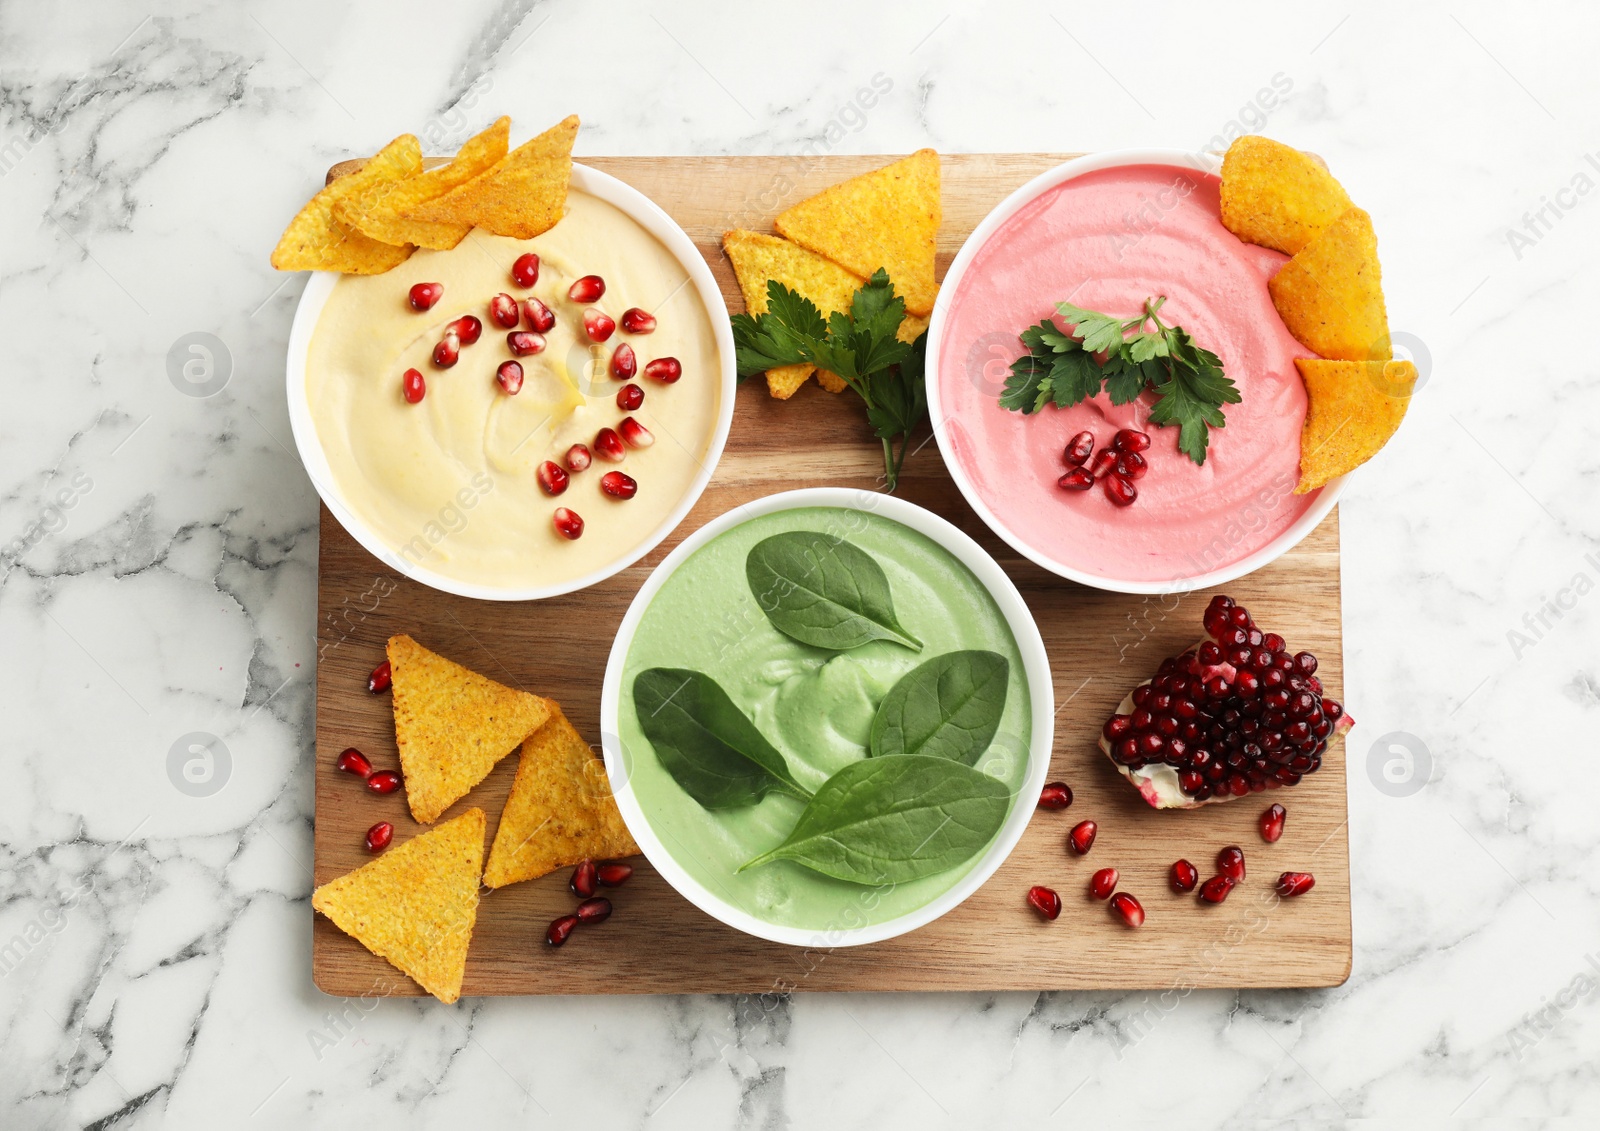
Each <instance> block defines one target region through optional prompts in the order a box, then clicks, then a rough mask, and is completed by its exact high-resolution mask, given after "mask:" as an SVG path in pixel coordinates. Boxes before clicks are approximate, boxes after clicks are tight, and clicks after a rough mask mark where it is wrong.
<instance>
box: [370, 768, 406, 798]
mask: <svg viewBox="0 0 1600 1131" xmlns="http://www.w3.org/2000/svg"><path fill="white" fill-rule="evenodd" d="M367 788H368V789H370V790H371V791H372V792H373V793H393V792H394V791H395V790H397V789H399V788H400V774H399V772H398V771H396V770H379V771H378V772H377V773H375V774H371V775H370V776H368V778H367Z"/></svg>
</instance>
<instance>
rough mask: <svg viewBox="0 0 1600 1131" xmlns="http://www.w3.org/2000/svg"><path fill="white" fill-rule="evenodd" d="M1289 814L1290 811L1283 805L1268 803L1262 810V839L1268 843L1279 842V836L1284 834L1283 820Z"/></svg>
mask: <svg viewBox="0 0 1600 1131" xmlns="http://www.w3.org/2000/svg"><path fill="white" fill-rule="evenodd" d="M1288 816H1289V811H1288V810H1287V809H1285V808H1284V807H1283V806H1282V805H1268V806H1267V807H1266V808H1265V809H1263V810H1262V811H1261V839H1262V840H1264V841H1266V842H1267V843H1268V844H1277V843H1278V838H1279V837H1281V836H1283V822H1284V819H1285V818H1287V817H1288Z"/></svg>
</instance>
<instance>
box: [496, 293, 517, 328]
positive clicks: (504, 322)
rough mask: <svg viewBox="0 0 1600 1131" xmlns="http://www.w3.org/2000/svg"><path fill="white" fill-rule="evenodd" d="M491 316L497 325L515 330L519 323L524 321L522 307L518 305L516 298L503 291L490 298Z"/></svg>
mask: <svg viewBox="0 0 1600 1131" xmlns="http://www.w3.org/2000/svg"><path fill="white" fill-rule="evenodd" d="M489 317H490V318H492V319H494V324H495V325H496V326H501V327H504V328H505V329H507V330H515V329H516V328H517V323H518V322H520V321H522V308H521V307H520V306H518V305H517V300H516V299H514V298H512V297H511V296H510V295H508V294H506V293H505V292H504V291H501V292H500V293H499V294H497V295H495V296H494V297H493V298H492V299H490V300H489Z"/></svg>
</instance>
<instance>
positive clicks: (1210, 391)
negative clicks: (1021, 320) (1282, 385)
mask: <svg viewBox="0 0 1600 1131" xmlns="http://www.w3.org/2000/svg"><path fill="white" fill-rule="evenodd" d="M1166 301H1167V297H1166V296H1165V295H1162V296H1160V297H1158V298H1149V299H1146V300H1145V302H1144V306H1143V308H1142V309H1141V310H1140V312H1139V313H1138V314H1137V315H1135V316H1134V317H1132V318H1128V319H1120V318H1115V317H1113V316H1111V315H1109V314H1101V313H1099V312H1098V311H1094V310H1084V309H1083V308H1082V307H1078V306H1073V305H1072V304H1071V303H1070V302H1062V303H1057V304H1056V311H1057V313H1059V314H1060V315H1061V317H1062V318H1063V319H1065V320H1066V321H1067V323H1068V324H1070V325H1071V326H1072V327H1073V331H1074V332H1072V333H1068V332H1066V331H1063V330H1062V329H1061V328H1060V327H1059V326H1057V325H1056V324H1055V322H1054V321H1052V320H1051V319H1048V318H1046V319H1045V320H1044V321H1042V322H1040V323H1039V324H1038V325H1037V326H1029V327H1028V328H1027V329H1026V330H1024V331H1022V335H1021V337H1022V344H1023V346H1024V347H1025V348H1026V349H1027V351H1028V352H1027V353H1025V354H1023V355H1022V356H1021V357H1019V358H1017V360H1016V361H1014V362H1012V363H1011V376H1010V377H1008V378H1006V383H1005V389H1004V391H1003V392H1001V394H1000V405H1001V407H1002V408H1009V409H1015V410H1016V411H1018V412H1024V413H1033V412H1038V411H1039V410H1040V409H1042V408H1044V406H1045V405H1047V404H1055V405H1056V406H1057V407H1059V408H1068V407H1070V406H1072V405H1075V404H1077V403H1078V402H1079V401H1084V400H1088V399H1089V398H1090V397H1093V396H1096V395H1097V394H1098V393H1099V392H1100V391H1101V389H1102V387H1103V388H1104V390H1105V393H1106V395H1107V396H1108V397H1110V398H1111V403H1112V404H1114V405H1124V404H1128V403H1130V402H1131V401H1134V400H1136V399H1138V397H1139V395H1140V394H1141V393H1143V392H1144V391H1145V389H1146V388H1148V389H1149V390H1150V391H1151V392H1152V393H1154V394H1155V396H1156V401H1155V403H1154V404H1153V405H1151V407H1150V423H1152V424H1157V425H1161V426H1163V427H1165V426H1167V425H1172V424H1176V425H1177V426H1178V448H1179V450H1180V451H1182V452H1183V454H1184V455H1186V456H1188V457H1189V458H1190V459H1192V460H1194V462H1195V463H1198V464H1204V463H1205V462H1206V448H1207V446H1208V445H1209V443H1210V440H1211V429H1212V428H1221V427H1223V426H1224V425H1225V424H1226V423H1227V421H1225V420H1224V419H1223V416H1222V406H1223V405H1226V404H1238V403H1239V401H1240V396H1239V390H1238V389H1237V388H1236V387H1235V386H1234V383H1233V381H1232V380H1230V379H1229V378H1227V377H1225V376H1223V373H1222V359H1221V358H1219V357H1218V356H1217V355H1216V354H1214V353H1212V352H1211V351H1210V350H1207V349H1202V348H1201V347H1200V346H1197V345H1195V342H1194V339H1193V338H1191V337H1190V336H1189V333H1188V331H1187V330H1185V329H1183V328H1182V327H1181V326H1168V325H1166V324H1165V323H1163V322H1162V321H1161V317H1160V315H1159V314H1158V311H1160V309H1161V307H1162V304H1163V303H1165V302H1166ZM1147 323H1149V324H1151V325H1153V327H1154V328H1153V329H1149V330H1147V329H1145V325H1146V324H1147ZM1098 353H1103V354H1105V355H1106V360H1105V361H1104V363H1101V362H1098V361H1096V360H1095V356H1094V355H1095V354H1098Z"/></svg>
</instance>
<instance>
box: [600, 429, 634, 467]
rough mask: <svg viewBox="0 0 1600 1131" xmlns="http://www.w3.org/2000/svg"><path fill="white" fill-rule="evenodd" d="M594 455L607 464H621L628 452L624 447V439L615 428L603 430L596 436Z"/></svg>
mask: <svg viewBox="0 0 1600 1131" xmlns="http://www.w3.org/2000/svg"><path fill="white" fill-rule="evenodd" d="M594 454H595V455H597V456H599V457H600V458H601V459H603V460H605V461H606V462H607V463H621V462H622V461H623V460H624V459H626V458H627V455H628V450H627V449H626V448H624V447H623V446H622V437H621V436H619V435H617V432H616V429H614V428H602V429H600V431H598V432H596V433H595V436H594Z"/></svg>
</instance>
